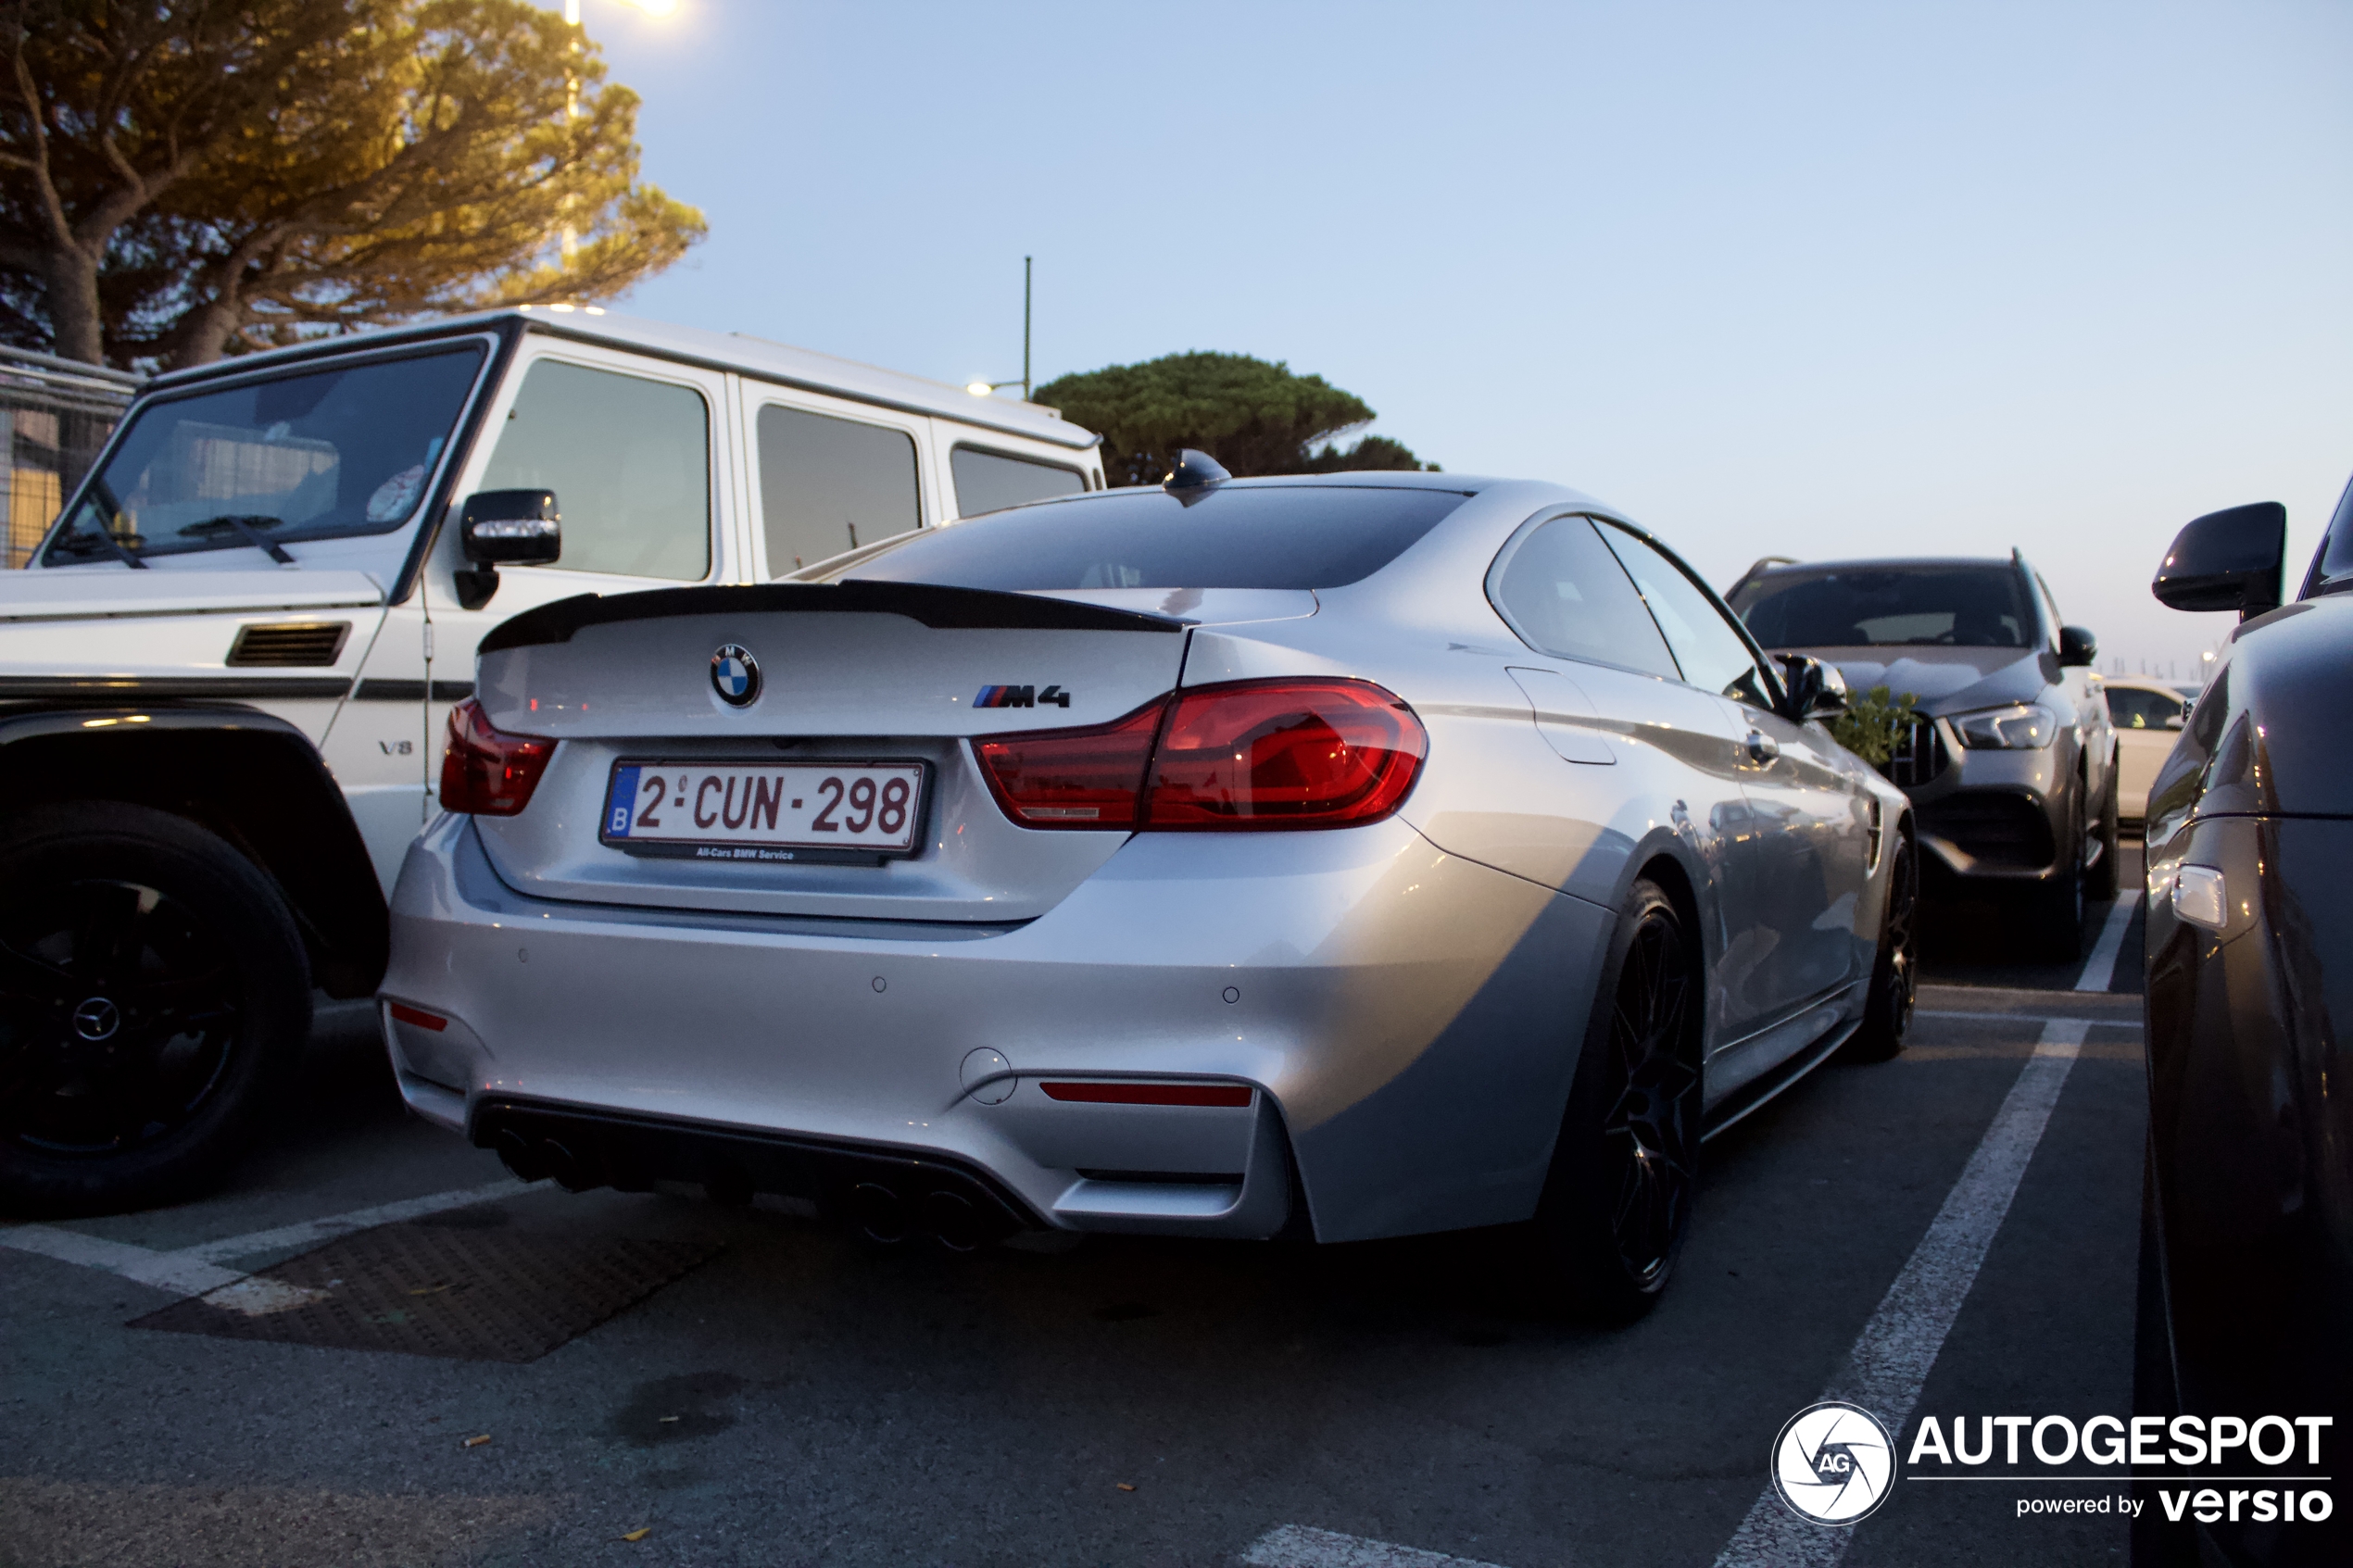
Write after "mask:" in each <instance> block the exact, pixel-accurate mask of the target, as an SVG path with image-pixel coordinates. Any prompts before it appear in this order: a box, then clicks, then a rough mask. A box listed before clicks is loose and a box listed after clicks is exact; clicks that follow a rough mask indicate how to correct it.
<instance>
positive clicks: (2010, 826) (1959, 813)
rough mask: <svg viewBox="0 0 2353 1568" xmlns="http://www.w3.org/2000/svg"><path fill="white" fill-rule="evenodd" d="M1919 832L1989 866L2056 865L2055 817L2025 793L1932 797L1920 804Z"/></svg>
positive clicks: (2029, 869)
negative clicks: (2052, 828) (1926, 802)
mask: <svg viewBox="0 0 2353 1568" xmlns="http://www.w3.org/2000/svg"><path fill="white" fill-rule="evenodd" d="M1920 831H1921V832H1923V833H1931V834H1935V835H1936V836H1937V837H1939V838H1942V839H1945V840H1947V841H1949V842H1950V843H1952V844H1953V845H1954V846H1956V847H1958V848H1959V849H1960V850H1961V851H1962V852H1963V853H1964V854H1967V855H1968V856H1969V858H1970V859H1974V860H1978V861H1980V862H1982V863H1983V864H1985V865H1988V866H1998V867H2001V868H2003V869H2004V870H2007V871H2021V872H2032V871H2040V870H2042V869H2043V868H2044V867H2045V866H2047V865H2049V864H2050V863H2051V856H2052V854H2053V846H2052V843H2051V820H2050V819H2049V818H2048V817H2046V816H2045V815H2044V814H2043V809H2042V808H2041V807H2040V806H2037V805H2036V804H2034V802H2033V801H2032V800H2031V799H2029V798H2027V797H2025V796H2023V795H2012V794H2010V793H2008V792H2007V791H2003V792H2000V793H1987V794H1983V795H1972V794H1968V793H1963V794H1959V795H1955V796H1950V797H1946V798H1945V799H1943V800H1933V801H1931V802H1929V803H1928V804H1927V805H1925V806H1923V807H1921V808H1920Z"/></svg>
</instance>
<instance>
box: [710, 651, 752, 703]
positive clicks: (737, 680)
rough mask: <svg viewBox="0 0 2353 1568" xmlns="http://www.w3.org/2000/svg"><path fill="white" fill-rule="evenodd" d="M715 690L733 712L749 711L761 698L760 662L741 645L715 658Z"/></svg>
mask: <svg viewBox="0 0 2353 1568" xmlns="http://www.w3.org/2000/svg"><path fill="white" fill-rule="evenodd" d="M711 690H712V691H715V692H717V693H718V694H719V700H720V701H722V702H724V703H725V704H727V706H729V707H730V708H749V707H750V706H751V704H752V703H753V701H754V700H755V699H757V698H758V697H759V696H760V661H759V660H758V659H754V658H752V657H751V650H750V649H749V648H748V647H745V646H743V645H741V644H740V643H728V644H726V645H724V646H722V647H721V648H720V650H719V651H718V652H717V653H714V654H712V655H711Z"/></svg>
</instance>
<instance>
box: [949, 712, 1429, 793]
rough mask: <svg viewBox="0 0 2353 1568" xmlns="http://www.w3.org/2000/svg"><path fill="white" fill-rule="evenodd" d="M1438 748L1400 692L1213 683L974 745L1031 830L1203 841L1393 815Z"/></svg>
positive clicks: (992, 783)
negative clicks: (1195, 834) (1103, 715)
mask: <svg viewBox="0 0 2353 1568" xmlns="http://www.w3.org/2000/svg"><path fill="white" fill-rule="evenodd" d="M1172 709H1173V710H1172ZM1164 721H1165V723H1164ZM1155 742H1157V744H1155ZM1428 749H1429V737H1428V734H1427V733H1425V732H1424V730H1423V729H1422V724H1421V721H1420V720H1418V719H1416V718H1415V717H1414V714H1413V711H1412V709H1408V708H1407V707H1406V706H1405V705H1404V704H1403V702H1400V701H1399V700H1398V699H1397V698H1396V697H1395V696H1391V695H1390V693H1388V692H1386V691H1383V690H1382V689H1381V688H1380V687H1378V686H1377V685H1374V684H1372V683H1371V682H1369V681H1324V680H1316V681H1306V680H1285V681H1242V682H1237V683H1235V684H1231V685H1222V686H1201V687H1197V688H1195V689H1194V690H1192V691H1189V692H1186V693H1184V694H1182V695H1181V696H1176V697H1175V698H1174V699H1164V700H1163V701H1160V702H1155V703H1153V704H1152V705H1151V706H1150V707H1148V708H1141V709H1137V710H1136V711H1135V712H1133V713H1131V714H1129V715H1128V716H1127V717H1126V718H1125V719H1122V720H1120V721H1118V722H1117V723H1114V724H1104V725H1101V726H1098V727H1096V728H1093V729H1086V730H1041V731H1038V732H1036V733H1034V734H1017V735H990V736H988V737H985V738H982V739H978V740H975V741H974V742H973V751H974V754H975V756H977V757H978V758H979V759H980V771H981V773H982V776H983V777H985V778H987V779H988V787H989V788H990V789H991V790H993V791H994V792H995V793H996V796H997V803H998V804H999V805H1000V806H1001V807H1003V808H1004V810H1005V814H1006V815H1007V816H1009V817H1011V818H1013V821H1015V822H1019V823H1021V824H1022V825H1023V826H1025V827H1033V828H1127V829H1135V828H1171V829H1185V830H1192V831H1201V830H1210V831H1218V830H1224V831H1232V830H1238V829H1269V828H1328V827H1345V826H1348V825H1349V824H1351V823H1355V822H1371V821H1373V820H1374V819H1376V818H1378V817H1385V816H1387V815H1388V814H1389V813H1390V812H1391V811H1394V810H1395V809H1397V805H1398V802H1400V801H1402V800H1403V799H1404V798H1405V793H1406V791H1408V790H1410V789H1412V788H1413V787H1414V778H1415V775H1416V773H1417V772H1418V771H1420V769H1421V763H1422V759H1423V757H1424V756H1425V755H1427V754H1428ZM1139 792H1140V796H1139Z"/></svg>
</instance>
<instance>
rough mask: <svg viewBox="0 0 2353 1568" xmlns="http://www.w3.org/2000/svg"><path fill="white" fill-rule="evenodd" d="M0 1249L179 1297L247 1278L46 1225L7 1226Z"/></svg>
mask: <svg viewBox="0 0 2353 1568" xmlns="http://www.w3.org/2000/svg"><path fill="white" fill-rule="evenodd" d="M0 1247H13V1248H16V1249H17V1250H18V1251H19V1252H37V1253H39V1254H40V1255H41V1256H42V1257H44V1258H55V1259H56V1260H57V1261H58V1262H60V1263H79V1264H81V1265H82V1267H83V1268H85V1269H104V1270H105V1271H106V1272H107V1273H110V1274H120V1275H121V1276H122V1277H123V1278H124V1279H129V1280H136V1281H138V1282H139V1283H140V1284H141V1285H152V1286H155V1287H156V1288H157V1289H158V1290H170V1291H177V1292H178V1293H179V1294H180V1295H182V1296H201V1295H203V1294H204V1293H205V1292H206V1291H208V1290H218V1289H219V1288H220V1286H224V1285H234V1284H236V1283H237V1281H239V1280H241V1279H243V1278H244V1277H245V1276H244V1275H243V1274H241V1273H237V1272H236V1271H235V1270H234V1269H224V1268H221V1267H220V1266H219V1265H218V1264H214V1263H208V1262H206V1261H204V1260H203V1259H201V1258H190V1257H188V1256H186V1255H184V1254H182V1253H177V1252H157V1251H156V1250H155V1249H153V1248H146V1247H133V1246H132V1245H130V1244H129V1243H128V1242H121V1241H106V1240H102V1239H100V1238H99V1237H97V1236H83V1235H82V1233H81V1232H80V1231H61V1230H57V1229H56V1228H54V1227H52V1226H49V1225H10V1226H9V1227H8V1228H7V1229H6V1230H0Z"/></svg>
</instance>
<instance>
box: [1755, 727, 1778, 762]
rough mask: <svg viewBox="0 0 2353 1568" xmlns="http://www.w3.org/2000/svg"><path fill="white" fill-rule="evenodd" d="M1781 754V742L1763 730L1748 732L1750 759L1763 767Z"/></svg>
mask: <svg viewBox="0 0 2353 1568" xmlns="http://www.w3.org/2000/svg"><path fill="white" fill-rule="evenodd" d="M1780 754H1781V745H1780V742H1779V741H1777V740H1775V739H1774V738H1773V737H1772V736H1770V735H1768V734H1766V733H1765V732H1764V731H1762V730H1751V731H1749V732H1748V759H1749V760H1750V761H1752V762H1754V763H1755V764H1756V765H1757V766H1758V767H1760V768H1761V767H1763V766H1764V765H1765V764H1766V763H1768V762H1770V761H1771V760H1773V759H1775V758H1776V757H1779V756H1780Z"/></svg>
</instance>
